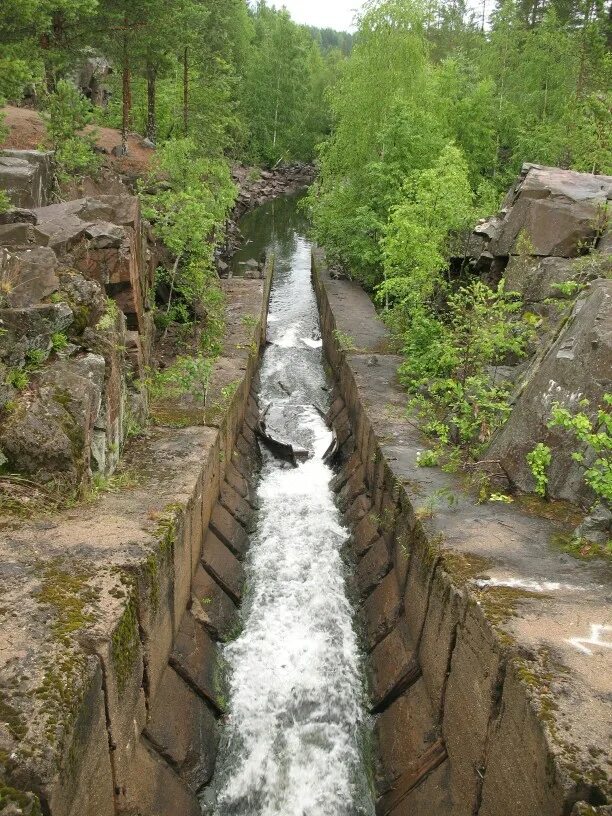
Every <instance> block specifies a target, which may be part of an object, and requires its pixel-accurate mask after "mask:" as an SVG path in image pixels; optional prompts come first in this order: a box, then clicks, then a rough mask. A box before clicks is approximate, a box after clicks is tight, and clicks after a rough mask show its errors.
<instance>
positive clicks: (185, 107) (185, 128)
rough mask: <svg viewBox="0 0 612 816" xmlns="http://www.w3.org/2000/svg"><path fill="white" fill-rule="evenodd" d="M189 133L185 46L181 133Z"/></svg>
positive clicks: (186, 49)
mask: <svg viewBox="0 0 612 816" xmlns="http://www.w3.org/2000/svg"><path fill="white" fill-rule="evenodd" d="M188 132H189V48H187V46H185V52H184V55H183V133H184V135H185V136H187V134H188Z"/></svg>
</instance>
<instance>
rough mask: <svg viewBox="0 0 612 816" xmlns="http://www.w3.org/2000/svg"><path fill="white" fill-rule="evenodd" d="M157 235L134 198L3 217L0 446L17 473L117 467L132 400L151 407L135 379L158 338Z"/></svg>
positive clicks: (66, 476) (45, 476) (78, 477)
mask: <svg viewBox="0 0 612 816" xmlns="http://www.w3.org/2000/svg"><path fill="white" fill-rule="evenodd" d="M20 213H22V215H20ZM8 215H9V216H10V215H11V213H9V214H8ZM147 234H148V231H147V229H146V228H145V227H144V226H143V225H142V224H141V221H140V209H139V204H138V200H137V199H135V198H133V197H132V196H99V197H97V198H87V199H80V200H76V201H69V202H67V203H62V204H53V205H51V206H48V207H39V208H34V209H33V210H29V211H26V212H23V211H16V217H15V218H6V223H5V224H3V225H0V241H1V242H3V244H4V247H5V248H2V247H0V329H1V331H0V379H1V380H2V387H1V388H0V411H2V412H3V413H2V414H0V450H1V451H2V454H1V456H2V459H1V461H2V464H3V465H4V466H5V467H6V468H7V469H8V470H9V471H11V472H19V473H24V474H28V475H35V476H36V479H37V480H38V481H47V480H54V481H62V482H66V481H68V482H70V483H71V484H72V485H73V486H74V487H78V486H79V485H80V483H81V482H82V481H83V480H87V478H88V477H89V474H90V473H91V472H92V471H99V472H101V473H105V474H107V473H111V472H112V471H113V469H114V468H115V466H116V464H117V462H118V459H119V455H120V451H121V447H122V445H123V441H124V435H125V430H124V428H125V422H124V420H125V415H126V410H127V409H126V406H127V405H128V404H129V405H130V406H132V407H133V408H135V409H136V408H137V409H138V412H139V415H140V414H141V412H142V408H143V405H144V404H145V403H143V398H142V394H141V392H140V390H139V388H138V386H134V385H132V386H130V385H129V384H130V383H132V382H134V381H135V382H138V381H139V380H141V379H142V377H143V376H144V370H145V366H146V365H147V364H148V362H149V355H150V346H151V339H152V330H151V329H152V318H151V314H150V311H149V307H148V304H147V303H146V302H145V299H144V296H143V293H144V292H147V291H148V290H149V289H150V286H151V281H152V273H153V269H154V257H153V253H152V251H151V250H150V248H149V245H148V239H147ZM113 301H114V302H113ZM109 304H110V305H109ZM117 307H118V308H117ZM130 388H131V391H130ZM140 418H142V417H140Z"/></svg>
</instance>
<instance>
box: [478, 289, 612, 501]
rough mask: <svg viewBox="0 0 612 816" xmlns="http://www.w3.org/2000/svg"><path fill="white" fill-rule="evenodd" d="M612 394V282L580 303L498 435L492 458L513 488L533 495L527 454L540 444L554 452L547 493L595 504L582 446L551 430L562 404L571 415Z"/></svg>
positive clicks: (490, 452) (592, 292) (594, 406)
mask: <svg viewBox="0 0 612 816" xmlns="http://www.w3.org/2000/svg"><path fill="white" fill-rule="evenodd" d="M610 392H612V280H597V281H595V282H594V283H593V284H591V286H590V287H589V289H588V290H587V291H586V292H585V293H584V294H583V295H582V296H581V297H580V298H579V299H578V300H577V302H576V304H575V306H574V308H573V311H572V314H571V316H570V319H569V320H568V322H567V324H566V325H565V327H564V328H563V330H562V331H561V333H560V334H559V336H558V337H557V339H556V340H555V342H554V343H553V345H552V346H551V348H550V350H549V351H548V352H547V353H546V354H545V355H544V357H543V358H542V360H541V362H540V363H539V365H537V366H536V367H535V368H534V369H533V370H532V373H531V377H530V379H529V381H528V382H527V384H526V386H525V387H524V388H523V390H522V392H521V393H520V394H519V396H518V398H517V402H516V405H515V407H514V410H513V411H512V414H511V416H510V419H509V420H508V422H507V423H506V425H505V426H504V427H503V428H502V429H501V430H500V431H498V432H497V434H496V435H495V436H494V438H493V440H492V442H491V446H490V449H489V453H488V455H487V459H490V460H496V461H499V462H500V463H501V466H502V468H503V470H504V471H505V472H506V473H507V475H508V476H509V478H510V479H511V480H512V482H514V484H515V485H516V486H517V487H518V488H520V489H521V490H524V491H533V490H534V487H535V484H534V480H533V477H532V474H531V471H530V468H529V466H528V464H527V454H528V453H529V452H530V451H532V450H533V448H534V447H535V445H536V444H537V443H538V442H543V443H544V444H546V445H549V446H550V448H551V449H552V450H553V462H552V465H551V467H550V472H549V483H548V492H549V495H550V496H551V497H552V498H560V499H567V500H568V501H573V502H576V503H579V504H585V505H587V504H590V503H591V502H592V499H593V495H592V493H591V491H590V489H589V488H588V487H587V486H586V485H585V483H584V465H581V464H579V463H577V462H576V461H574V459H573V458H572V453H573V452H574V451H576V450H577V448H578V444H577V443H576V441H575V440H574V438H573V436H572V435H571V434H568V433H567V432H565V431H563V430H561V429H558V428H555V429H550V428H548V422H549V419H550V415H551V409H552V407H553V405H554V404H555V403H559V404H560V405H562V406H563V407H565V408H567V409H568V410H569V411H571V412H577V411H580V410H582V409H581V406H580V403H581V401H582V400H585V399H586V400H589V403H590V408H589V409H588V410H589V411H591V412H595V411H596V410H597V408H598V407H599V406H601V404H602V400H603V395H604V394H605V393H610Z"/></svg>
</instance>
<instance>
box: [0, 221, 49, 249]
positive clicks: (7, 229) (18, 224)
mask: <svg viewBox="0 0 612 816" xmlns="http://www.w3.org/2000/svg"><path fill="white" fill-rule="evenodd" d="M48 240H49V239H48V236H47V235H45V233H44V232H41V230H39V229H38V228H37V227H35V226H34V224H32V223H30V222H28V221H14V222H12V223H8V224H0V246H4V247H18V246H25V245H27V244H37V245H39V246H46V244H47V241H48Z"/></svg>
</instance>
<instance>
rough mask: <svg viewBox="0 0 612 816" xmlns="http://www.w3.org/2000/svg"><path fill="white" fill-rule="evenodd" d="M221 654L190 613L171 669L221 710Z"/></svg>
mask: <svg viewBox="0 0 612 816" xmlns="http://www.w3.org/2000/svg"><path fill="white" fill-rule="evenodd" d="M218 659H219V658H218V654H217V649H216V647H215V644H214V643H213V641H212V638H211V637H210V635H209V634H208V632H207V631H206V629H205V628H204V626H203V625H202V624H201V623H200V622H199V621H197V620H196V619H195V618H194V616H193V615H192V614H191V612H186V613H185V614H184V615H183V620H182V622H181V626H180V628H179V631H178V634H177V636H176V639H175V641H174V647H173V649H172V654H171V657H170V665H171V666H172V667H173V668H174V669H175V671H176V672H177V673H178V674H180V676H181V677H182V678H183V679H184V680H185V681H186V682H187V683H189V685H190V686H192V688H194V689H196V690H197V692H198V693H199V694H200V695H201V696H202V697H204V698H205V699H206V700H208V702H209V703H211V705H212V706H213V707H214V708H215V709H216V710H220V709H221V706H220V704H219V700H218V695H219V689H218V688H217V686H216V676H217V663H218Z"/></svg>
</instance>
